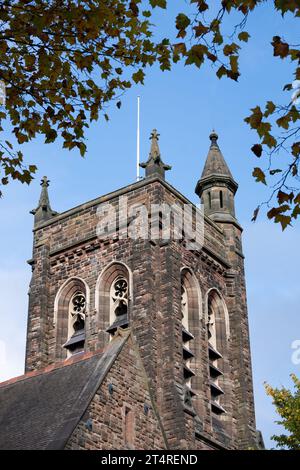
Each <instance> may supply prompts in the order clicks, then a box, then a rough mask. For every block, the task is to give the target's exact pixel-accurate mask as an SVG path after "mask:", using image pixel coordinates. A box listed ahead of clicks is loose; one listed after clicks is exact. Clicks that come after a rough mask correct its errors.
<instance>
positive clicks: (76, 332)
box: [64, 291, 86, 354]
mask: <svg viewBox="0 0 300 470" xmlns="http://www.w3.org/2000/svg"><path fill="white" fill-rule="evenodd" d="M85 314H86V298H85V294H84V293H83V292H82V291H77V292H76V293H75V294H74V295H73V297H72V298H71V300H70V303H69V322H68V341H67V342H66V343H65V344H64V347H65V348H66V349H67V350H68V352H69V354H75V353H77V352H81V351H83V349H84V342H85Z"/></svg>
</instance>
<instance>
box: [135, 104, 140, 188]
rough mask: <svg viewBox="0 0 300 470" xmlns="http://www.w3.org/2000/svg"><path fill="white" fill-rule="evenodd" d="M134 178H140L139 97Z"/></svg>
mask: <svg viewBox="0 0 300 470" xmlns="http://www.w3.org/2000/svg"><path fill="white" fill-rule="evenodd" d="M136 179H137V181H139V179H140V97H139V96H138V97H137V133H136Z"/></svg>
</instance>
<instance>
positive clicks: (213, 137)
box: [209, 129, 219, 146]
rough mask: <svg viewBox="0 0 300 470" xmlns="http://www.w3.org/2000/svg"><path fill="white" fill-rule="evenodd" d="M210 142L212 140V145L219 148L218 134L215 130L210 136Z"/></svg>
mask: <svg viewBox="0 0 300 470" xmlns="http://www.w3.org/2000/svg"><path fill="white" fill-rule="evenodd" d="M209 138H210V140H211V145H216V146H218V138H219V136H218V134H217V133H216V131H215V130H214V129H213V130H212V132H211V134H210V136H209Z"/></svg>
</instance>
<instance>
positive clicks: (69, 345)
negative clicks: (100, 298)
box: [54, 277, 89, 359]
mask: <svg viewBox="0 0 300 470" xmlns="http://www.w3.org/2000/svg"><path fill="white" fill-rule="evenodd" d="M88 305H89V288H88V286H87V284H86V283H85V282H84V281H83V280H82V279H80V278H76V277H73V278H70V279H68V280H67V281H66V282H64V284H63V285H62V286H61V287H60V289H59V290H58V292H57V294H56V297H55V302H54V327H55V338H56V352H55V359H64V358H65V357H66V356H70V354H74V353H76V352H80V351H82V350H84V344H85V339H86V316H87V313H88Z"/></svg>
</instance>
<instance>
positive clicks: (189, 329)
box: [181, 268, 202, 405]
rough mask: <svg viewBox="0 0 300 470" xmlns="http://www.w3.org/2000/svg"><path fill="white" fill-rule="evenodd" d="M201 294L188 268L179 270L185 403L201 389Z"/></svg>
mask: <svg viewBox="0 0 300 470" xmlns="http://www.w3.org/2000/svg"><path fill="white" fill-rule="evenodd" d="M200 320H201V292H200V288H199V284H198V281H197V278H196V276H195V274H194V273H193V272H192V271H191V270H190V269H189V268H183V269H182V270H181V321H182V358H183V380H184V384H185V396H186V397H187V399H185V403H186V404H189V405H191V399H192V398H193V397H194V396H195V395H196V394H198V393H199V392H200V390H201V388H202V383H201V381H202V377H201V364H202V360H201V347H200V342H201V341H200V336H201V321H200Z"/></svg>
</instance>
